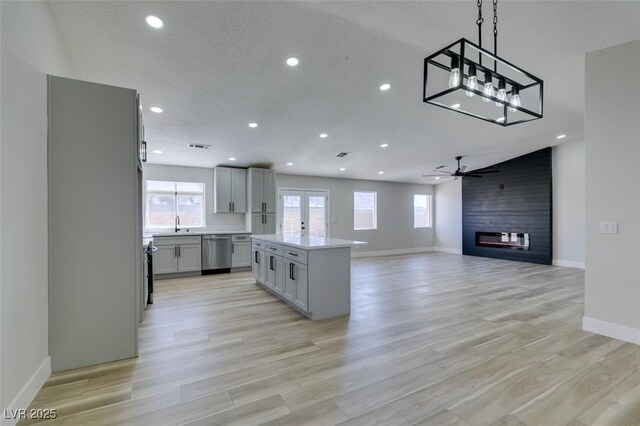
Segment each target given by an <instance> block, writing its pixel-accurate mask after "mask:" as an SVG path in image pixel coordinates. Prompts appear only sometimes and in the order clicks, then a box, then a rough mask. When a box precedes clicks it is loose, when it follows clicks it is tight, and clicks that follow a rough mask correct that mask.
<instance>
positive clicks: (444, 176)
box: [422, 174, 451, 178]
mask: <svg viewBox="0 0 640 426" xmlns="http://www.w3.org/2000/svg"><path fill="white" fill-rule="evenodd" d="M422 177H439V178H446V177H451V175H449V174H447V175H422Z"/></svg>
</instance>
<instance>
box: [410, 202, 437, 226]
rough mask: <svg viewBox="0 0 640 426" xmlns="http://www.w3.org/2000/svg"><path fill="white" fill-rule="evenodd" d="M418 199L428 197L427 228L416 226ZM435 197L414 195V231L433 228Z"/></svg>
mask: <svg viewBox="0 0 640 426" xmlns="http://www.w3.org/2000/svg"><path fill="white" fill-rule="evenodd" d="M416 197H426V199H427V224H426V225H425V226H422V225H420V226H418V225H416ZM432 200H433V196H432V195H431V194H413V229H425V228H433V210H432V209H433V205H432Z"/></svg>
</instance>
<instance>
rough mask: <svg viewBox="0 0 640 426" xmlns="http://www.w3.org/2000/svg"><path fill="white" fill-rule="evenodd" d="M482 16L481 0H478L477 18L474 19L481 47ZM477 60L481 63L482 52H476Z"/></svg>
mask: <svg viewBox="0 0 640 426" xmlns="http://www.w3.org/2000/svg"><path fill="white" fill-rule="evenodd" d="M483 23H484V18H483V17H482V0H478V19H476V25H478V45H479V46H480V47H482V24H483ZM478 60H479V62H480V65H482V54H478Z"/></svg>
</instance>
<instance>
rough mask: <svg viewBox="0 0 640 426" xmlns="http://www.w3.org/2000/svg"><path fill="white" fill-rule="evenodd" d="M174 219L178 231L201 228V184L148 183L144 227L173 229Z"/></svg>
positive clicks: (202, 218) (202, 188)
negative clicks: (178, 219) (178, 223)
mask: <svg viewBox="0 0 640 426" xmlns="http://www.w3.org/2000/svg"><path fill="white" fill-rule="evenodd" d="M176 217H179V218H180V227H181V228H201V227H204V226H205V221H204V217H205V213H204V183H192V182H164V181H157V180H148V181H147V182H146V202H145V228H146V229H173V228H174V226H175V224H176Z"/></svg>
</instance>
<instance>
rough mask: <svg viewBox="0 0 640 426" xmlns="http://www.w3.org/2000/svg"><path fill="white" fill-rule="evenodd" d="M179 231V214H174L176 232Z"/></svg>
mask: <svg viewBox="0 0 640 426" xmlns="http://www.w3.org/2000/svg"><path fill="white" fill-rule="evenodd" d="M178 231H180V216H176V232H178Z"/></svg>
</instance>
